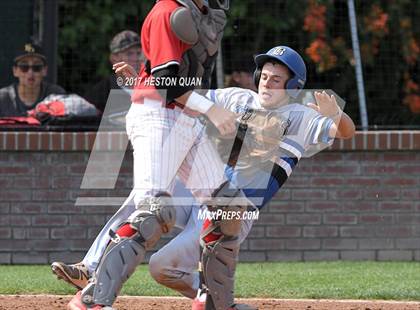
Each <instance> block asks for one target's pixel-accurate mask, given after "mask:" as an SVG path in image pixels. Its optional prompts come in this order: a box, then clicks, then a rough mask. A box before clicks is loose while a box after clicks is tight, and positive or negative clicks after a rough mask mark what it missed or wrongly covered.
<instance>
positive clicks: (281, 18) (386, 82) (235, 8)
mask: <svg viewBox="0 0 420 310" xmlns="http://www.w3.org/2000/svg"><path fill="white" fill-rule="evenodd" d="M26 2H27V3H28V4H27V6H28V7H33V10H39V7H40V5H38V4H39V3H40V2H43V1H41V0H38V1H32V5H31V4H30V3H31V1H25V3H26ZM44 2H45V1H44ZM46 2H48V1H46ZM231 2H232V3H231V8H230V10H229V12H228V24H227V27H226V31H225V36H224V39H223V42H222V55H223V57H222V58H221V59H222V64H223V66H222V72H223V73H224V75H225V79H224V80H225V81H226V83H225V85H224V86H227V85H228V81H229V76H230V75H231V74H232V72H233V71H235V70H245V71H248V72H249V73H252V71H253V56H254V55H255V54H258V53H262V52H265V51H267V50H268V49H269V48H271V47H273V46H276V45H288V46H290V47H292V48H294V49H295V50H297V51H298V52H299V53H300V54H301V55H302V56H303V58H304V59H305V62H306V64H307V68H308V81H307V84H306V87H307V88H311V89H320V88H325V89H333V90H334V91H335V92H336V93H337V94H339V95H340V96H341V97H342V98H344V99H345V100H346V112H347V113H348V114H350V115H351V117H352V118H353V119H354V120H355V123H356V124H357V125H359V127H360V125H361V119H360V109H359V102H360V100H359V99H360V98H359V95H358V89H357V81H356V74H355V58H354V53H353V47H352V39H351V29H350V22H349V11H348V1H344V0H338V1H332V0H320V1H315V0H296V1H280V0H242V1H231ZM153 3H154V1H146V0H144V1H138V0H126V1H124V2H119V3H117V2H115V1H107V0H90V1H84V0H57V14H58V30H57V51H58V57H57V81H56V82H57V84H59V85H61V86H63V87H64V88H65V89H66V90H67V91H68V92H74V93H77V94H79V95H82V96H83V95H84V94H85V93H86V92H87V91H88V90H89V89H90V88H91V87H92V86H93V85H95V83H96V82H98V81H99V80H100V79H102V78H103V77H105V76H107V75H109V74H110V73H111V65H110V61H109V54H110V53H109V42H110V40H111V39H112V37H113V36H114V35H115V34H116V33H118V32H120V31H122V30H125V29H129V30H133V31H135V32H137V33H139V32H140V29H141V23H142V21H143V19H144V17H145V16H146V14H147V12H148V11H149V10H150V8H151V7H152V5H153ZM2 6H3V7H6V8H8V9H3V12H9V13H10V12H11V10H12V9H11V8H14V9H13V10H16V5H12V4H11V3H10V5H7V4H5V3H3V4H2ZM41 7H42V6H41ZM355 11H356V19H357V26H358V39H359V42H360V52H361V60H362V68H363V76H364V89H365V96H366V106H367V115H368V123H369V129H371V130H372V129H413V128H420V88H419V87H420V86H419V83H420V80H419V70H420V66H419V53H420V2H419V1H409V0H398V1H397V0H390V1H379V0H372V1H362V0H356V1H355ZM9 13H7V15H8V16H9V17H8V18H2V19H1V21H0V25H2V28H3V29H5V28H4V27H6V26H7V25H9V26H10V25H11V23H13V20H11V19H13V18H11V17H10V16H13V14H9ZM3 14H6V13H3ZM21 15H22V14H21ZM21 15H19V16H20V17H16V18H23V15H22V16H21ZM27 15H28V16H27V17H24V19H25V25H29V27H27V28H32V29H35V30H34V31H36V29H37V27H35V26H32V27H31V26H30V25H31V23H32V24H33V23H36V22H37V20H40V19H41V20H42V18H39V14H36V12H34V14H33V16H32V18H33V20H32V21H31V22H29V21H27V19H28V18H31V17H29V15H30V14H27ZM16 16H18V15H16ZM15 22H16V23H15V24H18V23H19V22H20V23H21V20H19V21H18V20H15ZM9 28H10V27H9ZM6 29H7V27H6ZM25 31H26V30H25ZM44 31H49V30H48V29H46V30H44ZM28 32H29V33H28ZM26 33H28V39H29V36H31V33H30V30H28V31H26ZM25 36H26V34H25ZM34 36H35V37H37V38H40V39H41V40H42V36H40V35H39V33H37V34H34V33H32V37H34ZM3 38H4V39H3V42H2V47H1V50H2V54H1V57H0V60H1V64H2V68H1V72H2V74H7V75H8V76H9V77H10V75H11V68H8V66H10V64H11V62H10V61H8V60H7V59H6V58H9V57H11V50H12V49H13V48H15V47H16V46H17V45H18V44H17V43H16V42H15V41H18V40H17V38H16V39H13V38H10V36H5V35H3ZM19 40H20V41H22V38H19ZM20 41H19V42H20ZM41 43H43V45H45V44H44V43H45V42H41ZM19 44H20V43H19ZM10 81H11V78H9V79H2V80H1V82H2V83H3V84H4V85H0V86H1V87H3V86H6V85H5V84H6V83H10Z"/></svg>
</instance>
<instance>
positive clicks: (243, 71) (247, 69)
mask: <svg viewBox="0 0 420 310" xmlns="http://www.w3.org/2000/svg"><path fill="white" fill-rule="evenodd" d="M253 70H254V68H253V65H252V64H251V63H250V62H248V61H237V62H235V63H234V64H233V66H232V72H231V74H230V76H229V77H228V80H227V84H226V87H240V88H247V89H251V90H253V91H256V90H257V88H256V87H255V84H254V78H253V75H252V74H253Z"/></svg>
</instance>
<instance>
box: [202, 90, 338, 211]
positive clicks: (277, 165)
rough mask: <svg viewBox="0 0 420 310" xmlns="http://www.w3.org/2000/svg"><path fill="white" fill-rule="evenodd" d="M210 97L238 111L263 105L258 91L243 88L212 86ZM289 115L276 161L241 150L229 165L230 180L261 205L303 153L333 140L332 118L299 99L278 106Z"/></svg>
mask: <svg viewBox="0 0 420 310" xmlns="http://www.w3.org/2000/svg"><path fill="white" fill-rule="evenodd" d="M207 97H208V98H209V99H210V100H212V101H213V102H215V103H216V104H217V105H220V106H223V107H224V108H226V109H229V110H231V111H233V112H235V113H244V112H245V111H247V110H248V109H262V106H261V104H260V102H259V99H258V94H257V93H255V92H254V91H252V90H248V89H242V88H236V87H233V88H225V89H216V90H210V91H209V92H208V93H207ZM276 110H277V111H279V112H280V113H282V115H283V116H284V117H285V118H287V119H288V122H289V126H288V128H287V131H286V133H285V135H284V136H283V137H279V147H278V152H277V154H276V156H275V157H274V159H273V161H269V162H265V163H261V162H258V164H255V163H256V161H254V162H250V161H248V160H247V158H248V157H247V156H246V154H242V150H241V156H240V157H239V160H238V162H237V164H236V166H235V167H234V168H232V167H229V166H228V167H227V168H226V175H227V177H228V179H229V180H230V181H232V182H233V183H234V184H235V185H237V186H238V187H239V188H241V189H242V190H243V191H244V193H245V195H246V196H247V197H248V198H249V199H250V200H252V201H253V202H254V204H255V205H256V206H257V207H258V208H262V207H263V206H264V205H265V204H267V202H269V201H270V200H271V199H272V198H273V196H274V195H275V193H276V192H277V191H278V190H279V189H280V187H281V186H282V185H283V184H284V183H285V182H286V180H287V178H288V177H289V176H290V174H291V173H292V171H293V169H294V168H295V167H296V165H297V163H298V162H299V160H300V159H301V158H302V157H309V156H311V155H313V154H315V153H316V152H319V151H320V150H322V149H323V148H325V147H327V146H329V145H331V144H332V142H333V140H334V138H333V137H330V136H329V132H330V128H331V126H332V124H333V121H332V119H330V118H327V117H325V116H322V115H321V114H320V113H318V112H317V111H315V110H313V109H311V108H309V107H307V106H305V105H302V104H298V103H290V104H286V105H284V106H281V107H279V108H277V109H276Z"/></svg>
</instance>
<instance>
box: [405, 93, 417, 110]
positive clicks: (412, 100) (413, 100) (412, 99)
mask: <svg viewBox="0 0 420 310" xmlns="http://www.w3.org/2000/svg"><path fill="white" fill-rule="evenodd" d="M404 104H406V105H408V107H409V108H410V110H411V112H413V113H415V114H420V96H419V95H408V96H405V98H404Z"/></svg>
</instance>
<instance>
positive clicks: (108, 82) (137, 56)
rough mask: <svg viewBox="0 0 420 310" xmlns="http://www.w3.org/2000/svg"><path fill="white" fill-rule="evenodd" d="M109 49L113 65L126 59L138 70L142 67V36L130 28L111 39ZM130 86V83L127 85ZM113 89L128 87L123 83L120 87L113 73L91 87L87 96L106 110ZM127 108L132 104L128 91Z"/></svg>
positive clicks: (99, 107) (102, 109)
mask: <svg viewBox="0 0 420 310" xmlns="http://www.w3.org/2000/svg"><path fill="white" fill-rule="evenodd" d="M109 50H110V52H111V54H110V56H109V61H110V62H111V64H112V65H114V64H115V63H117V62H121V61H124V62H126V63H128V64H129V65H131V66H132V67H133V68H134V69H135V70H136V71H137V72H138V71H139V68H140V63H141V60H142V53H141V45H140V37H139V35H138V34H137V33H135V32H134V31H130V30H124V31H122V32H120V33H118V34H117V35H115V36H114V38H113V39H112V40H111V42H110V44H109ZM126 86H129V85H126ZM111 89H128V88H126V87H124V85H122V87H120V86H119V85H118V84H117V76H116V75H115V73H112V74H111V75H110V76H108V77H106V78H104V79H103V80H101V81H100V82H98V83H97V84H96V85H94V86H93V87H92V88H90V89H89V90H88V91H87V92H86V94H85V98H86V99H87V100H88V101H89V102H90V103H92V104H94V105H95V106H96V108H97V109H98V110H100V111H101V112H104V110H105V105H106V103H107V100H108V96H109V92H110V90H111ZM126 99H127V100H124V102H125V101H127V110H128V108H129V106H130V104H131V99H130V93H129V92H128V91H127V98H126Z"/></svg>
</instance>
